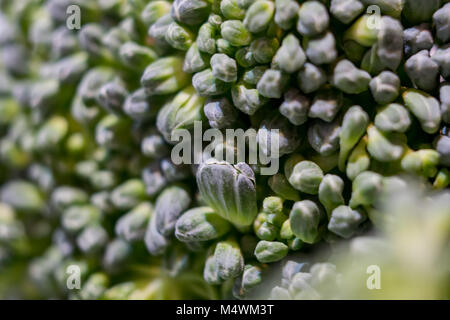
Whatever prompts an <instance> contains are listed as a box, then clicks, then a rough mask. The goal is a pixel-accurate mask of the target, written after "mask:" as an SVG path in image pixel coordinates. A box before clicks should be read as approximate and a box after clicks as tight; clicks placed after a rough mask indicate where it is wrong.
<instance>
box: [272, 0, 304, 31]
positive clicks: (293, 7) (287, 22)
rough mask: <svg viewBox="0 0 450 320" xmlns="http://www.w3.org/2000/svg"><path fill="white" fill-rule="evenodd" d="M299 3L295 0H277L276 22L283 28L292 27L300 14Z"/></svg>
mask: <svg viewBox="0 0 450 320" xmlns="http://www.w3.org/2000/svg"><path fill="white" fill-rule="evenodd" d="M298 9H299V4H298V3H297V2H296V1H293V0H275V17H274V20H275V23H276V24H277V25H278V26H279V27H280V28H282V29H283V30H289V29H291V28H292V27H293V26H294V24H295V20H296V18H297V15H298Z"/></svg>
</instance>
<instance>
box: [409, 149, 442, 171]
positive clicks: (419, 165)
mask: <svg viewBox="0 0 450 320" xmlns="http://www.w3.org/2000/svg"><path fill="white" fill-rule="evenodd" d="M439 157H440V156H439V152H437V151H436V150H433V149H421V150H417V151H411V152H408V153H407V154H406V155H405V156H404V157H403V158H402V161H401V166H402V169H403V170H405V171H407V172H410V173H413V174H417V175H421V176H425V177H427V178H432V177H434V176H436V174H437V172H438V169H437V166H438V165H439Z"/></svg>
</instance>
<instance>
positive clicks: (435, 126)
mask: <svg viewBox="0 0 450 320" xmlns="http://www.w3.org/2000/svg"><path fill="white" fill-rule="evenodd" d="M403 101H404V102H405V105H406V106H407V107H408V109H409V111H411V113H412V114H413V115H414V116H415V117H416V118H417V119H418V120H419V122H420V125H421V126H422V129H423V131H425V132H426V133H429V134H432V133H436V132H437V131H438V130H439V124H440V123H441V112H440V108H439V101H438V100H436V99H435V98H434V97H432V96H429V95H427V94H425V93H423V92H420V91H418V90H413V89H408V90H406V91H405V92H404V93H403Z"/></svg>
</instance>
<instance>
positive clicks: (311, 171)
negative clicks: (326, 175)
mask: <svg viewBox="0 0 450 320" xmlns="http://www.w3.org/2000/svg"><path fill="white" fill-rule="evenodd" d="M322 178H323V171H322V169H321V168H320V167H319V166H318V165H317V164H315V163H314V162H312V161H307V160H304V161H300V162H299V163H297V164H296V165H295V166H294V168H293V170H292V174H291V175H289V176H288V180H289V183H290V184H291V185H292V186H293V187H294V188H295V189H297V190H299V191H301V192H304V193H308V194H317V193H318V192H319V185H320V182H321V181H322Z"/></svg>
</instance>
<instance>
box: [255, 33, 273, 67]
mask: <svg viewBox="0 0 450 320" xmlns="http://www.w3.org/2000/svg"><path fill="white" fill-rule="evenodd" d="M279 46H280V43H279V42H278V39H276V38H267V37H262V38H258V39H255V40H253V41H252V42H251V44H250V51H251V52H252V53H253V58H254V59H255V61H256V62H257V63H260V64H265V63H269V62H271V61H272V58H273V56H274V55H275V53H276V52H277V50H278V47H279Z"/></svg>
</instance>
